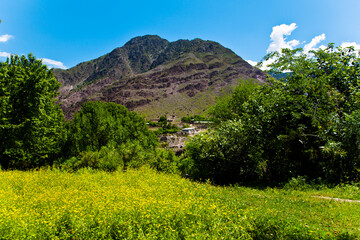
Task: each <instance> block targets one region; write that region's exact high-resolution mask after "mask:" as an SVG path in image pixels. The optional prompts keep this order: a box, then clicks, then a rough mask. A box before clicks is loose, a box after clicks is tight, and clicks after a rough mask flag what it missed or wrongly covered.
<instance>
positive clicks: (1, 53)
mask: <svg viewBox="0 0 360 240" xmlns="http://www.w3.org/2000/svg"><path fill="white" fill-rule="evenodd" d="M10 56H11V53H7V52H0V57H5V58H8V57H10Z"/></svg>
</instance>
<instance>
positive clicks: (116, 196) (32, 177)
mask: <svg viewBox="0 0 360 240" xmlns="http://www.w3.org/2000/svg"><path fill="white" fill-rule="evenodd" d="M0 185H1V186H0V238H1V239H68V238H71V239H274V238H275V239H276V238H281V239H294V238H295V239H298V238H304V239H326V238H328V239H334V238H338V239H357V238H359V237H360V204H354V203H346V202H336V201H329V200H325V199H319V198H314V197H312V194H313V193H311V194H310V193H305V192H296V191H285V190H277V189H266V190H256V189H251V188H245V187H216V186H211V185H210V184H202V183H194V182H191V181H189V180H187V179H183V178H181V177H180V176H177V175H167V174H162V173H157V172H156V171H154V170H151V169H148V168H143V169H141V170H130V171H128V172H126V173H123V172H115V173H106V172H101V171H92V170H87V169H85V170H81V171H79V172H77V173H68V172H62V171H60V170H39V171H28V172H21V171H8V172H5V171H3V172H0Z"/></svg>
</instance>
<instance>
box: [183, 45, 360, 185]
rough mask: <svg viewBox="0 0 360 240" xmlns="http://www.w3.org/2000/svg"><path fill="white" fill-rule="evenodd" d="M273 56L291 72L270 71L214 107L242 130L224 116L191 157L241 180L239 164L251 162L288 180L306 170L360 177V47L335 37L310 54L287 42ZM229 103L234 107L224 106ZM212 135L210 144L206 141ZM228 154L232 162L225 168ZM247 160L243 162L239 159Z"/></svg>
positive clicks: (191, 146)
mask: <svg viewBox="0 0 360 240" xmlns="http://www.w3.org/2000/svg"><path fill="white" fill-rule="evenodd" d="M267 57H268V58H273V57H275V62H274V63H273V64H272V65H271V66H270V67H271V70H270V71H271V73H276V74H278V73H282V72H287V71H289V72H290V73H289V74H287V76H286V78H284V79H282V80H276V79H273V78H271V77H269V79H268V83H269V84H266V85H257V86H254V87H250V88H249V89H246V88H244V86H242V85H240V86H239V87H237V88H236V89H235V91H234V92H233V94H232V95H231V96H230V97H228V98H226V100H225V101H220V103H219V104H218V105H217V106H215V107H214V108H213V114H214V115H215V116H216V117H218V118H219V119H221V120H227V119H229V118H230V119H236V120H239V121H241V127H240V126H239V127H238V128H239V129H241V131H240V130H239V131H235V132H234V133H233V132H232V131H230V129H231V128H232V125H231V124H229V123H228V122H226V121H224V122H222V123H221V124H220V127H219V128H218V129H216V130H214V133H212V134H210V135H211V136H212V138H210V139H211V141H210V140H208V139H206V138H204V139H202V138H201V137H199V138H200V139H199V138H194V139H193V140H191V141H190V142H189V143H188V145H187V146H186V153H187V156H188V158H189V159H190V160H192V161H188V162H189V163H190V164H192V166H195V167H196V168H193V169H195V170H196V169H200V170H201V171H207V172H208V173H209V176H212V177H213V178H215V179H217V181H222V182H226V181H227V179H232V180H231V181H234V179H238V180H239V179H240V178H237V177H236V176H241V172H242V171H243V170H242V169H243V168H241V167H239V166H247V165H246V164H245V163H251V164H256V168H252V167H250V168H249V169H251V171H252V174H254V173H256V174H257V176H258V178H260V179H263V180H268V181H275V182H278V181H285V180H287V179H289V178H291V177H297V176H299V175H301V176H307V177H308V178H309V179H314V178H318V177H321V178H323V179H326V180H329V181H336V182H339V181H350V180H358V179H359V178H360V131H359V127H360V114H359V111H360V105H359V104H360V59H359V58H358V53H357V52H356V51H354V49H353V48H346V49H343V48H340V47H339V48H334V46H333V45H332V44H330V45H329V46H328V48H326V49H320V50H318V51H312V52H310V53H309V54H305V53H303V52H302V50H301V49H296V50H289V49H285V50H283V51H282V53H281V54H280V53H273V54H271V55H269V56H267ZM248 90H249V91H248ZM224 106H225V107H224ZM222 109H225V111H227V112H225V113H226V114H223V113H221V110H222ZM224 134H225V136H224V137H222V138H219V137H218V136H221V135H224ZM214 139H215V140H214ZM222 139H233V140H231V141H232V142H234V143H236V144H233V145H232V144H224V141H223V140H222ZM213 141H214V142H213ZM207 142H209V143H210V144H209V146H210V147H206V146H205V144H206V143H207ZM219 144H220V145H219ZM234 152H236V154H237V155H238V157H237V158H234V154H233V153H234ZM228 160H229V161H228ZM224 161H225V162H227V163H226V164H228V165H229V166H231V167H227V168H223V167H221V166H222V165H223V164H224ZM239 161H240V162H243V163H242V164H240V165H239ZM203 165H204V168H202V166H203ZM206 166H210V167H206ZM217 166H220V168H219V167H217ZM250 166H253V165H250ZM210 169H211V171H210ZM219 169H220V170H221V171H223V170H224V169H229V172H228V176H230V175H235V177H234V176H232V177H231V178H228V177H226V174H225V173H222V176H224V177H225V178H219V177H218V176H219V175H216V174H218V172H219V171H220V170H219ZM234 169H236V170H235V173H234V171H233V170H234ZM247 174H250V173H249V172H247ZM202 175H204V174H202ZM216 176H217V177H216Z"/></svg>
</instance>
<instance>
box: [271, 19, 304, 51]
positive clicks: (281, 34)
mask: <svg viewBox="0 0 360 240" xmlns="http://www.w3.org/2000/svg"><path fill="white" fill-rule="evenodd" d="M296 28H297V26H296V23H292V24H290V25H286V24H281V25H277V26H274V27H273V28H272V32H271V34H270V39H271V43H270V45H269V48H268V49H267V52H268V53H270V52H277V51H280V50H281V49H282V48H290V49H292V48H293V47H296V46H297V45H299V44H300V42H299V41H298V40H295V39H294V40H291V41H287V38H286V36H290V35H291V33H292V32H293V31H294V30H295V29H296Z"/></svg>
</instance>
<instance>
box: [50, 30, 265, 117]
mask: <svg viewBox="0 0 360 240" xmlns="http://www.w3.org/2000/svg"><path fill="white" fill-rule="evenodd" d="M54 74H55V77H56V78H57V79H58V81H59V82H60V83H62V87H61V88H60V96H59V102H60V103H61V104H62V105H61V106H62V108H63V110H64V113H65V116H66V117H67V118H71V116H72V114H73V113H74V111H77V110H78V109H79V108H80V106H81V104H82V103H83V102H86V101H94V100H102V101H111V102H115V103H119V104H122V105H125V106H126V107H128V108H129V109H131V110H135V111H138V112H141V113H143V114H144V115H145V116H146V117H157V116H158V115H169V114H170V115H177V116H179V115H188V114H194V113H201V112H204V111H205V110H206V108H207V107H208V106H209V105H211V104H213V103H214V102H215V97H216V96H218V95H219V94H221V92H222V90H224V89H225V90H231V89H232V88H233V87H234V86H235V85H236V84H237V83H238V79H244V80H246V79H250V78H253V79H256V80H257V81H259V82H264V79H265V74H264V73H263V72H262V71H261V70H259V69H256V68H254V67H252V66H251V65H250V64H248V63H247V62H246V61H244V60H243V59H242V58H241V57H239V56H237V55H236V54H235V53H234V52H233V51H231V50H230V49H228V48H225V47H223V46H222V45H221V44H219V43H217V42H214V41H205V40H201V39H199V38H196V39H194V40H177V41H174V42H169V41H168V40H166V39H162V38H161V37H159V36H157V35H145V36H140V37H135V38H132V39H131V40H130V41H128V42H127V43H126V44H125V45H124V46H122V47H118V48H115V49H114V50H112V51H111V52H110V53H108V54H105V55H103V56H101V57H99V58H96V59H94V60H90V61H87V62H83V63H80V64H78V65H76V66H75V67H73V68H70V69H67V70H61V69H55V70H54ZM199 99H203V100H201V101H200V102H199V101H198V100H199ZM159 104H160V105H163V106H158V105H159ZM164 105H166V106H164Z"/></svg>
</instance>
